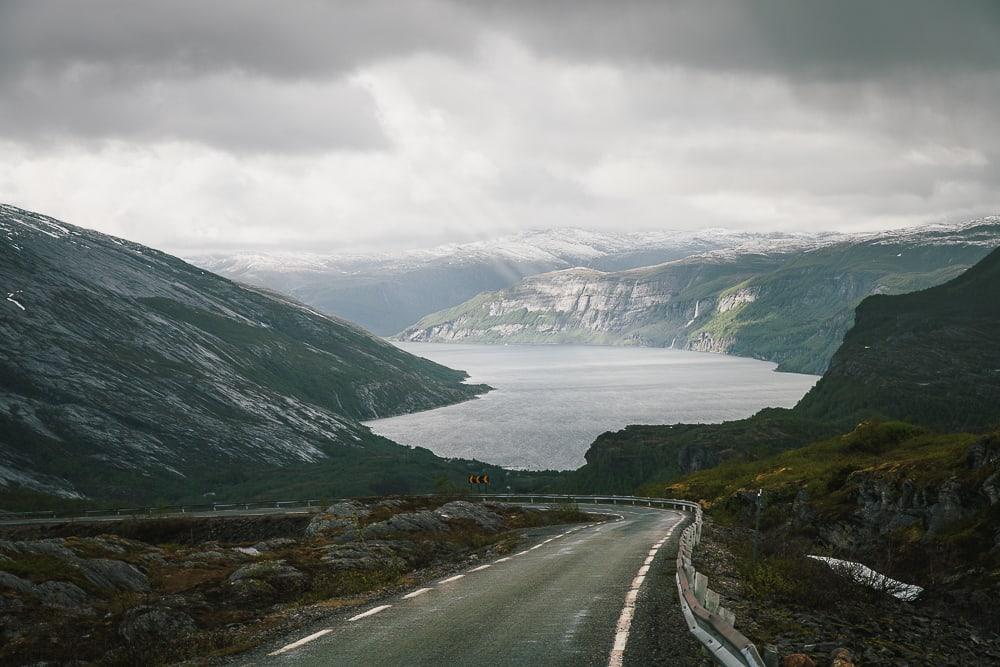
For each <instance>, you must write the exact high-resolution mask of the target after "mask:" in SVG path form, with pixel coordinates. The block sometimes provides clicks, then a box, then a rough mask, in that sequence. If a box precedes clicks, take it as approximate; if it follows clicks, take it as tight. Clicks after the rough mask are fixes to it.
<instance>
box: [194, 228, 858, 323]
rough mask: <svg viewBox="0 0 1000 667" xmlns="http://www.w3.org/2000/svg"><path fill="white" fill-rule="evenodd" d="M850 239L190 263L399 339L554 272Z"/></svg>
mask: <svg viewBox="0 0 1000 667" xmlns="http://www.w3.org/2000/svg"><path fill="white" fill-rule="evenodd" d="M843 238H844V235H842V234H792V233H753V232H741V231H732V230H726V229H705V230H698V231H669V230H668V231H652V232H634V233H614V232H597V231H589V230H584V229H574V228H567V229H549V230H538V231H528V232H522V233H518V234H513V235H510V236H504V237H500V238H495V239H489V240H483V241H476V242H472V243H460V244H449V245H442V246H437V247H434V248H425V249H416V250H406V251H401V252H393V253H381V254H312V253H288V252H276V253H259V252H243V253H230V254H216V255H202V256H192V257H189V258H188V259H189V260H190V261H191V262H192V263H194V264H196V265H198V266H201V267H203V268H205V269H208V270H210V271H213V272H215V273H219V274H221V275H224V276H227V277H229V278H233V279H234V280H239V281H241V282H246V283H250V284H253V285H259V286H263V287H268V288H271V289H276V290H279V291H282V292H285V293H288V294H291V295H293V296H294V297H296V298H297V299H300V300H302V301H303V302H305V303H308V304H310V305H311V306H313V307H315V308H317V309H319V310H321V311H323V312H328V313H334V314H336V315H338V316H340V317H343V318H345V319H348V320H351V321H353V322H357V323H358V324H360V325H362V326H364V327H365V328H368V329H370V330H371V331H374V332H375V333H377V334H380V335H390V334H394V333H396V332H398V331H401V330H402V329H403V328H405V327H407V326H409V325H410V324H413V323H414V322H416V321H417V320H419V319H420V318H421V317H423V316H424V315H426V314H428V313H431V312H434V311H437V310H441V309H444V308H449V307H451V306H454V305H457V304H459V303H462V302H463V301H465V300H466V299H469V298H470V297H472V296H474V295H476V294H478V293H480V292H484V291H491V290H497V289H503V288H505V287H510V286H513V285H515V284H517V282H518V281H520V280H521V279H522V278H524V277H526V276H532V275H536V274H539V273H544V272H547V271H553V270H558V269H565V268H571V267H588V268H594V269H599V270H604V271H620V270H625V269H631V268H635V267H640V266H648V265H652V264H659V263H662V262H667V261H671V260H676V259H680V258H683V257H688V256H691V255H694V254H698V253H704V252H708V251H713V250H724V249H735V248H741V249H742V250H740V252H750V251H752V249H757V250H758V251H763V250H765V249H768V250H774V249H777V248H788V249H804V248H809V247H816V246H817V245H823V244H829V243H834V242H836V241H838V240H841V239H843Z"/></svg>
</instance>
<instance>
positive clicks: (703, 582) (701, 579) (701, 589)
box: [694, 570, 708, 606]
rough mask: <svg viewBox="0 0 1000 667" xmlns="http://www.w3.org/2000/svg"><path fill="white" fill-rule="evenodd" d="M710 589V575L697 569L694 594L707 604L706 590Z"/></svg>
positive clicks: (703, 603)
mask: <svg viewBox="0 0 1000 667" xmlns="http://www.w3.org/2000/svg"><path fill="white" fill-rule="evenodd" d="M706 590H708V577H706V576H705V575H703V574H702V573H701V572H698V571H697V570H695V573H694V596H695V597H696V598H697V599H698V602H700V603H701V604H702V606H705V591H706Z"/></svg>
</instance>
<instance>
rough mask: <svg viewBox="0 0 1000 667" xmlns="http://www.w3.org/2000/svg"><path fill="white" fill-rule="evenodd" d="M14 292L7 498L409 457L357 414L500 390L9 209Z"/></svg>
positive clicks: (1, 263) (163, 493)
mask: <svg viewBox="0 0 1000 667" xmlns="http://www.w3.org/2000/svg"><path fill="white" fill-rule="evenodd" d="M0 289H2V290H3V296H4V299H3V300H0V492H3V491H5V490H6V491H10V490H12V489H17V488H20V489H29V490H35V491H39V492H44V493H49V494H58V495H63V496H67V497H74V496H91V497H104V498H116V497H118V498H123V497H145V498H151V497H170V496H172V495H176V494H177V493H180V492H181V490H186V491H193V490H196V489H199V488H200V489H201V490H206V489H205V488H204V487H199V482H200V481H203V480H204V479H206V478H207V477H208V476H211V475H215V476H217V477H218V476H219V475H224V474H227V473H234V474H235V473H237V472H239V471H240V470H246V469H248V467H249V466H267V467H269V468H274V467H282V466H289V465H293V464H304V463H315V462H323V461H327V462H328V461H330V460H333V459H336V460H338V461H340V462H341V464H342V465H343V466H348V467H349V465H350V463H349V461H348V459H349V458H350V457H351V456H358V455H360V454H362V453H364V452H369V453H372V454H374V453H375V452H378V453H379V455H380V456H382V457H389V459H387V460H391V456H392V455H393V453H394V452H397V451H399V452H409V450H406V449H404V448H401V447H397V446H394V445H391V443H388V442H387V441H384V440H382V439H379V438H375V437H374V436H372V435H371V434H370V432H369V431H368V430H367V429H366V428H365V427H363V426H361V425H360V424H359V423H358V421H359V420H363V419H371V418H374V417H380V416H386V415H392V414H398V413H401V412H407V411H413V410H420V409H426V408H431V407H436V406H439V405H444V404H447V403H453V402H456V401H460V400H464V399H467V398H471V397H472V396H474V395H475V394H476V393H477V392H482V391H484V389H485V388H484V387H481V386H469V385H466V384H464V383H463V379H464V377H465V374H464V373H462V372H460V371H455V370H451V369H448V368H445V367H443V366H440V365H437V364H434V363H432V362H430V361H427V360H425V359H420V358H418V357H414V356H412V355H409V354H407V353H405V352H403V351H401V350H399V349H398V348H396V347H394V346H392V345H390V344H388V343H386V342H384V341H382V340H380V339H378V338H376V337H374V336H372V335H371V334H368V333H367V332H365V331H363V330H361V329H358V328H356V327H355V326H354V325H351V324H348V323H346V322H343V321H340V320H337V319H334V318H331V317H328V316H324V315H321V314H319V313H317V312H315V311H313V310H311V309H310V308H307V307H305V306H303V305H301V304H298V303H296V302H293V301H290V300H288V299H287V298H284V297H281V296H278V295H275V294H270V293H265V292H262V291H259V290H257V289H253V288H248V287H245V286H242V285H239V284H236V283H233V282H231V281H229V280H227V279H225V278H221V277H219V276H216V275H213V274H211V273H208V272H206V271H204V270H202V269H199V268H196V267H194V266H191V265H189V264H187V263H185V262H183V261H181V260H179V259H176V258H174V257H171V256H169V255H166V254H164V253H162V252H158V251H156V250H153V249H150V248H146V247H143V246H141V245H138V244H135V243H131V242H128V241H124V240H122V239H117V238H113V237H110V236H105V235H103V234H99V233H96V232H93V231H89V230H85V229H81V228H78V227H74V226H72V225H68V224H65V223H63V222H60V221H57V220H54V219H52V218H49V217H46V216H43V215H39V214H36V213H31V212H28V211H24V210H21V209H18V208H15V207H12V206H7V205H3V206H0ZM331 457H333V459H331ZM154 494H155V495H154Z"/></svg>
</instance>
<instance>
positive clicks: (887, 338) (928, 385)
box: [795, 250, 1000, 431]
mask: <svg viewBox="0 0 1000 667" xmlns="http://www.w3.org/2000/svg"><path fill="white" fill-rule="evenodd" d="M998 297H1000V250H994V251H993V252H992V253H991V254H990V255H989V256H988V257H986V258H985V259H984V260H982V261H981V262H979V263H978V264H976V265H975V266H974V267H972V268H971V269H969V270H968V271H966V272H965V273H963V274H962V275H960V276H959V277H957V278H955V279H954V280H951V281H950V282H948V283H945V284H944V285H939V286H937V287H933V288H931V289H927V290H923V291H920V292H914V293H912V294H903V295H899V296H873V297H869V298H868V299H865V300H864V301H863V302H862V303H861V305H860V306H858V309H857V316H856V319H857V322H856V323H855V325H854V327H853V328H852V329H851V330H850V332H848V334H847V336H846V337H845V338H844V343H843V345H841V347H840V349H839V350H838V351H837V354H836V355H834V357H833V361H832V362H831V364H830V369H829V370H828V371H827V372H826V374H825V375H824V376H823V378H822V379H821V380H820V381H819V382H818V383H817V385H816V386H815V387H814V388H813V389H812V390H811V391H810V392H809V393H808V394H806V396H805V397H804V398H803V399H802V401H801V402H800V403H799V404H798V405H797V406H796V408H795V409H796V411H797V412H798V413H800V414H804V415H809V416H811V417H813V418H818V419H825V420H839V421H841V422H847V423H857V422H858V421H859V420H860V419H862V418H867V417H872V416H875V417H886V418H893V419H902V420H906V421H910V422H913V423H918V424H923V425H926V426H930V427H933V428H936V429H939V430H969V431H983V430H986V429H988V428H992V427H996V426H997V425H1000V298H998Z"/></svg>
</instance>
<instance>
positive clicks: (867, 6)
mask: <svg viewBox="0 0 1000 667" xmlns="http://www.w3.org/2000/svg"><path fill="white" fill-rule="evenodd" d="M486 11H487V14H488V15H489V16H491V17H492V18H493V19H495V21H497V22H499V23H501V24H506V25H508V26H509V27H510V28H511V29H513V30H514V31H515V32H516V33H518V34H519V35H521V36H522V37H523V38H524V39H525V40H526V41H528V42H529V43H530V44H532V46H533V47H534V48H535V49H537V50H538V51H540V52H543V53H551V54H556V55H562V56H565V57H568V58H573V59H583V60H593V59H609V60H622V59H624V60H631V61H637V62H642V61H645V62H648V63H654V64H671V65H677V66H682V67H684V66H687V67H699V68H706V69H712V70H722V71H734V72H739V71H759V72H766V73H771V74H775V75H778V76H783V77H832V78H858V79H867V78H873V77H879V76H885V75H891V74H893V73H895V72H898V71H899V70H910V71H922V72H925V73H927V74H939V73H950V72H955V71H968V70H996V69H997V68H998V66H1000V39H998V35H1000V2H996V1H995V0H975V1H972V0H952V1H947V2H941V1H940V0H837V1H807V0H801V1H800V0H748V1H743V0H681V1H675V2H662V1H656V0H638V1H634V2H604V1H602V0H556V1H551V2H533V1H531V0H524V1H520V0H519V1H515V2H505V3H489V5H488V10H486Z"/></svg>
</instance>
